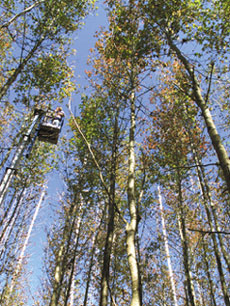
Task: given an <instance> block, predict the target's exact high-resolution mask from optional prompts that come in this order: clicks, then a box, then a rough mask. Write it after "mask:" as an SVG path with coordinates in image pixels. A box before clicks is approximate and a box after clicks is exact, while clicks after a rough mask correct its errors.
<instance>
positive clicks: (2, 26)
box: [0, 0, 45, 29]
mask: <svg viewBox="0 0 230 306" xmlns="http://www.w3.org/2000/svg"><path fill="white" fill-rule="evenodd" d="M43 2H45V0H40V1H37V2H35V3H34V4H32V5H31V6H29V7H27V8H26V9H24V10H23V11H22V12H20V13H18V14H16V15H15V16H14V17H12V18H11V19H10V20H8V21H7V22H5V23H4V24H3V25H1V26H0V29H2V28H7V27H8V26H9V25H10V24H11V23H12V22H14V21H15V20H16V19H17V18H19V17H21V16H23V15H25V14H26V13H28V12H30V11H31V10H32V9H33V8H35V7H36V6H38V5H39V4H41V3H43Z"/></svg>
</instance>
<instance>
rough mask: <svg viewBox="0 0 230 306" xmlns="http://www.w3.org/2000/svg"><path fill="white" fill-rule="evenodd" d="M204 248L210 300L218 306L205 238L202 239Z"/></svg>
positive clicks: (214, 305)
mask: <svg viewBox="0 0 230 306" xmlns="http://www.w3.org/2000/svg"><path fill="white" fill-rule="evenodd" d="M202 247H203V256H204V263H205V268H206V274H207V277H208V285H209V291H210V298H211V301H212V304H213V306H217V304H216V299H215V293H214V284H213V280H212V276H211V273H210V268H209V260H208V258H207V252H206V248H207V245H206V243H205V241H204V237H202Z"/></svg>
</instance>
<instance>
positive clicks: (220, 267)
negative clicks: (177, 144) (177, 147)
mask: <svg viewBox="0 0 230 306" xmlns="http://www.w3.org/2000/svg"><path fill="white" fill-rule="evenodd" d="M195 161H196V164H197V165H198V164H199V163H198V160H197V157H196V156H195ZM197 174H198V179H199V183H200V188H201V192H202V196H203V203H204V207H205V211H206V215H207V219H208V224H209V227H210V230H211V232H215V227H214V225H213V221H212V217H211V213H210V210H209V206H208V201H209V200H211V198H209V196H210V194H209V196H208V195H207V193H206V190H205V184H204V181H203V180H202V175H201V171H200V167H199V166H197ZM206 187H207V186H206ZM211 237H212V242H213V247H214V254H215V258H216V263H217V269H218V272H219V277H220V283H221V288H222V293H223V296H224V301H225V305H226V306H230V300H229V296H228V290H227V285H226V280H225V276H224V271H223V265H222V261H221V254H220V251H219V246H218V243H217V239H216V234H211Z"/></svg>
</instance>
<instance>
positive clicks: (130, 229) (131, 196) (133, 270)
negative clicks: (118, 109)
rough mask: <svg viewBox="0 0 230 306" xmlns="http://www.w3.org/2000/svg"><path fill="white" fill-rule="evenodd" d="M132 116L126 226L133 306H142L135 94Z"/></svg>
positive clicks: (132, 100) (132, 95)
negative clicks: (138, 254) (136, 186)
mask: <svg viewBox="0 0 230 306" xmlns="http://www.w3.org/2000/svg"><path fill="white" fill-rule="evenodd" d="M130 103H131V116H130V133H129V174H128V205H129V213H130V222H129V223H128V224H127V226H126V234H127V236H126V244H127V254H128V263H129V269H130V274H131V282H132V300H131V306H141V305H142V302H141V297H140V287H139V286H140V280H139V273H138V263H137V258H136V250H135V234H136V230H137V207H136V199H135V148H134V144H135V94H134V92H132V93H131V99H130Z"/></svg>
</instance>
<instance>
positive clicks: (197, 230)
mask: <svg viewBox="0 0 230 306" xmlns="http://www.w3.org/2000/svg"><path fill="white" fill-rule="evenodd" d="M188 230H189V231H191V232H198V233H201V234H223V235H230V233H229V232H225V231H203V230H199V229H193V228H188Z"/></svg>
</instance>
